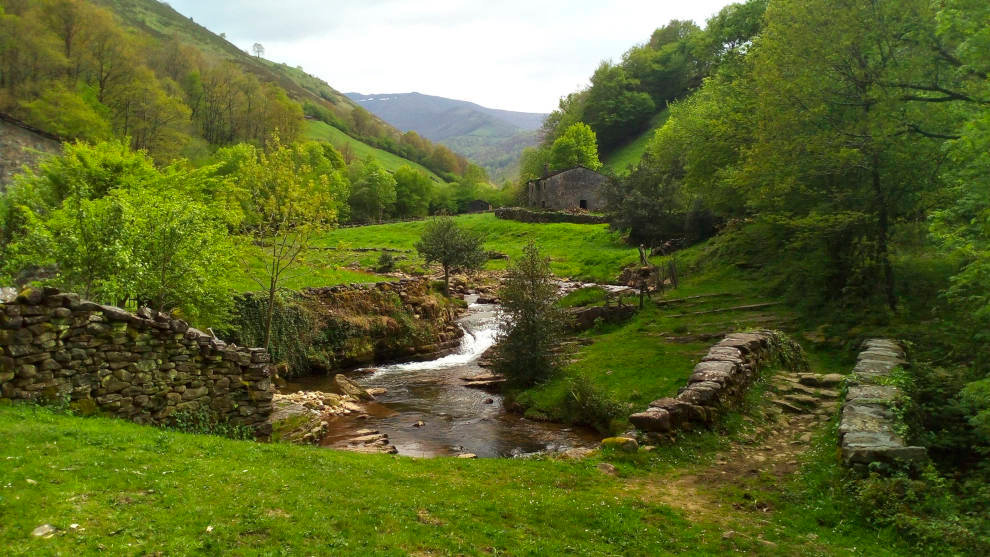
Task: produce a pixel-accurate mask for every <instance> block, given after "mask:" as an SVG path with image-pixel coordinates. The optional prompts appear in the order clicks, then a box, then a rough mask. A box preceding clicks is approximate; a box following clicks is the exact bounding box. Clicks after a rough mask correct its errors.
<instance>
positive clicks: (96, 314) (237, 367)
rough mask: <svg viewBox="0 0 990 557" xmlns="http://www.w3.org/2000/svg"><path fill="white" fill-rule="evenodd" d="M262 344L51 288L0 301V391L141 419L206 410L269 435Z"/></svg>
mask: <svg viewBox="0 0 990 557" xmlns="http://www.w3.org/2000/svg"><path fill="white" fill-rule="evenodd" d="M269 368H270V364H269V356H268V353H267V351H265V350H264V349H262V348H244V347H238V346H233V345H228V344H226V343H224V342H223V341H221V340H218V339H216V338H214V337H213V336H212V335H208V334H206V333H203V332H201V331H198V330H196V329H193V328H190V327H189V324H188V323H186V322H185V321H181V320H178V319H172V318H170V317H169V316H167V315H164V314H161V313H157V312H152V311H150V310H148V309H147V308H142V309H141V310H139V311H138V313H137V314H132V313H130V312H127V311H125V310H122V309H120V308H116V307H112V306H104V305H100V304H96V303H94V302H89V301H85V300H82V299H80V297H79V296H78V295H76V294H70V293H63V292H59V291H58V290H56V289H53V288H43V289H33V288H29V289H26V290H24V291H22V292H21V293H20V294H18V295H17V296H16V297H15V298H14V299H12V300H10V299H8V300H7V301H6V302H4V303H0V397H2V398H6V399H15V400H17V399H20V400H31V399H38V398H49V399H52V398H60V397H68V398H69V399H70V400H71V401H72V402H73V403H74V404H75V405H77V406H78V407H82V408H86V407H91V408H95V409H99V410H100V411H102V412H105V413H108V414H112V415H116V416H120V417H124V418H127V419H130V420H133V421H135V422H139V423H164V422H167V421H168V419H169V417H170V416H172V415H173V414H175V413H176V412H181V411H198V410H200V409H210V410H212V411H213V412H215V413H216V415H217V416H218V417H220V418H221V419H225V420H227V421H229V422H230V423H232V424H236V425H243V426H248V427H251V428H253V429H254V430H255V431H256V432H257V434H258V435H259V436H266V435H268V434H269V433H270V427H271V426H270V425H267V420H268V417H269V415H270V414H271V412H272V397H273V393H274V391H273V387H272V383H271V374H270V369H269Z"/></svg>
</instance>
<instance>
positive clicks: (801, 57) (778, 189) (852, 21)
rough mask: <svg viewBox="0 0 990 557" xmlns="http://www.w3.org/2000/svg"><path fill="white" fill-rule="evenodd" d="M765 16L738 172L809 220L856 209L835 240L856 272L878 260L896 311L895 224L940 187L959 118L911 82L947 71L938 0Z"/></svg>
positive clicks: (782, 211)
mask: <svg viewBox="0 0 990 557" xmlns="http://www.w3.org/2000/svg"><path fill="white" fill-rule="evenodd" d="M766 21H767V24H766V27H765V28H764V30H763V32H762V34H761V36H760V38H759V40H758V41H757V43H756V45H755V46H754V49H753V51H752V57H753V59H752V69H753V80H754V85H755V88H754V89H755V90H756V91H758V94H757V97H756V104H755V109H756V114H755V115H756V117H757V118H758V120H759V122H760V125H759V126H758V127H757V129H756V132H757V133H756V135H755V142H754V143H753V145H752V146H750V147H749V148H748V149H747V156H746V162H745V164H744V166H743V167H742V168H741V171H740V172H739V173H738V174H737V175H736V176H735V177H734V181H735V182H736V183H737V184H740V185H743V186H744V187H745V188H746V189H747V190H748V192H749V194H748V198H749V200H750V203H751V206H752V207H754V208H759V209H760V210H761V211H762V212H763V213H764V214H775V215H776V216H780V217H782V218H784V219H796V220H795V221H794V222H798V221H800V220H802V219H806V218H807V219H810V220H808V221H807V222H809V223H812V222H814V223H821V222H822V219H821V218H820V217H821V216H823V215H840V214H846V215H848V219H847V221H846V223H845V224H841V223H840V224H841V226H842V229H843V232H842V235H844V236H845V239H843V240H842V241H841V243H838V244H835V245H834V246H833V248H839V249H841V250H842V252H843V253H844V254H846V255H843V259H844V260H846V261H848V262H849V264H850V265H853V267H852V268H851V269H850V271H851V272H849V273H847V275H848V276H850V277H855V276H870V275H873V274H874V273H873V272H872V269H870V267H873V266H875V267H876V268H877V269H876V274H877V275H879V276H880V277H882V279H881V280H880V281H873V284H876V283H879V286H880V288H879V289H878V290H879V292H877V294H879V295H881V296H882V297H883V299H884V300H885V301H886V303H887V304H888V305H889V306H890V307H891V309H893V308H895V307H896V302H897V299H896V290H895V281H894V271H893V265H892V264H891V260H890V253H889V252H890V249H889V243H890V237H891V231H892V230H893V228H894V226H895V225H896V224H897V223H899V222H903V221H905V220H906V219H910V218H914V216H915V215H918V214H919V213H920V212H921V211H922V210H923V203H924V201H925V198H926V196H928V195H929V193H930V192H931V191H933V190H934V189H935V188H936V186H937V174H936V173H933V172H932V171H931V169H932V168H938V166H939V165H940V164H941V162H942V161H943V160H944V151H943V150H942V145H941V144H942V141H944V139H945V137H944V136H945V134H944V133H943V132H941V131H940V130H942V129H944V128H945V127H946V125H951V122H952V120H953V116H952V114H951V113H950V111H949V109H947V108H945V107H943V106H942V105H945V102H943V101H944V100H945V96H946V95H944V94H942V93H939V92H938V91H933V92H926V93H924V94H922V92H921V91H911V90H910V89H909V88H907V87H905V85H906V84H911V83H920V84H922V85H927V83H928V81H929V80H930V79H937V78H938V77H939V76H941V75H942V74H943V73H944V67H943V66H944V64H943V63H940V62H939V61H938V59H937V58H936V59H933V58H932V56H933V52H934V50H935V49H934V48H930V46H928V45H929V44H930V37H931V36H932V35H933V34H934V28H933V24H934V21H935V17H934V13H933V12H932V3H930V2H928V1H927V0H903V1H901V2H896V3H894V2H886V3H885V2H868V3H863V2H859V1H857V0H841V1H839V2H838V3H836V2H835V1H825V0H816V1H814V2H808V1H805V0H800V1H799V0H782V1H780V2H774V3H772V4H771V5H770V6H769V7H768V8H767V13H766ZM926 28H927V29H926ZM933 93H935V95H933ZM939 136H942V137H939ZM839 286H840V287H841V288H842V289H845V286H843V285H841V284H840V285H839ZM850 286H853V285H851V284H850ZM855 287H856V288H866V287H870V285H869V284H867V283H866V282H863V283H860V284H857V285H855ZM847 290H848V289H847Z"/></svg>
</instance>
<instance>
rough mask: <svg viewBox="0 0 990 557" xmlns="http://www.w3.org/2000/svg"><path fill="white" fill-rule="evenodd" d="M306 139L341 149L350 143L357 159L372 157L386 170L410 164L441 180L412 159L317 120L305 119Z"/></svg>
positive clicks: (434, 178) (439, 180) (393, 169)
mask: <svg viewBox="0 0 990 557" xmlns="http://www.w3.org/2000/svg"><path fill="white" fill-rule="evenodd" d="M303 135H304V137H305V138H306V139H314V140H317V141H326V142H327V143H330V144H332V145H333V146H334V147H336V148H337V149H341V148H342V147H343V146H344V145H350V147H351V150H352V151H353V152H354V154H355V155H356V156H357V158H359V159H365V158H367V157H369V156H370V157H373V158H374V159H375V160H377V161H378V162H379V163H381V165H382V166H384V167H385V168H387V169H388V170H392V171H395V170H398V169H399V167H402V166H411V167H413V168H415V169H417V170H422V171H423V172H425V173H426V174H427V175H429V176H430V178H432V179H433V180H434V181H437V182H441V183H442V182H443V180H441V179H440V177H439V176H437V175H436V174H434V173H433V172H432V171H430V170H429V169H427V168H426V167H425V166H423V165H421V164H419V163H415V162H413V161H410V160H407V159H404V158H402V157H400V156H399V155H396V154H393V153H389V152H388V151H383V150H381V149H379V148H377V147H372V146H371V145H368V144H367V143H364V142H362V141H360V140H357V139H354V138H353V137H351V136H349V135H347V134H346V133H344V132H342V131H340V130H338V129H337V128H335V127H333V126H331V125H329V124H327V123H325V122H320V121H319V120H307V121H306V129H305V131H304V132H303Z"/></svg>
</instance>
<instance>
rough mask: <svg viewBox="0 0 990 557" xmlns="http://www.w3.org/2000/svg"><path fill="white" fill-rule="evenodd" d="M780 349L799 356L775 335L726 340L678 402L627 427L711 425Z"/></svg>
mask: <svg viewBox="0 0 990 557" xmlns="http://www.w3.org/2000/svg"><path fill="white" fill-rule="evenodd" d="M783 347H788V348H789V349H792V350H795V351H799V350H800V347H798V346H797V345H795V344H793V342H792V341H791V340H790V339H788V338H787V337H785V336H784V334H783V333H780V332H777V331H757V332H753V333H732V334H729V335H727V336H726V337H725V338H724V339H722V341H720V342H719V343H718V344H716V345H715V346H712V347H711V348H710V349H709V350H708V354H706V355H705V357H704V358H702V359H701V362H699V363H698V364H697V365H696V366H695V367H694V373H692V375H691V377H690V379H688V384H687V386H685V387H684V388H682V389H681V390H680V392H679V393H678V395H677V396H676V397H674V398H661V399H659V400H655V401H653V402H651V403H650V407H649V408H647V409H646V410H645V411H643V412H639V413H637V414H633V415H631V416H629V422H630V423H632V424H633V425H634V426H636V427H637V428H638V429H640V430H642V431H646V432H648V433H670V432H675V431H678V430H681V429H691V428H693V427H696V426H707V425H710V424H711V423H713V422H714V421H715V419H716V418H717V417H718V416H719V415H720V414H721V413H722V412H724V411H725V409H726V408H728V407H730V406H731V405H732V404H733V403H735V402H738V400H739V399H740V398H742V396H743V394H745V392H746V389H747V388H749V386H750V385H751V384H752V383H753V381H754V380H755V379H756V378H757V377H758V376H759V373H760V368H761V367H763V366H764V365H767V364H769V363H771V362H773V361H777V360H779V359H781V357H782V354H780V353H779V351H780V350H782V349H783Z"/></svg>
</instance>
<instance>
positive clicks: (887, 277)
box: [872, 153, 897, 311]
mask: <svg viewBox="0 0 990 557" xmlns="http://www.w3.org/2000/svg"><path fill="white" fill-rule="evenodd" d="M872 174H873V191H874V193H875V195H876V199H877V221H878V222H877V224H878V225H879V228H880V230H879V232H880V234H879V238H877V241H878V244H877V252H878V253H877V255H878V256H879V257H880V264H881V265H883V291H884V296H885V297H886V298H887V305H888V306H890V309H891V311H896V310H897V297H896V296H895V294H894V268H893V266H891V264H890V248H889V246H888V245H887V240H888V237H889V236H890V216H889V215H888V208H887V199H886V197H885V196H884V195H883V192H882V191H881V189H880V183H881V182H880V157H879V155H877V154H876V153H874V154H873V168H872Z"/></svg>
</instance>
